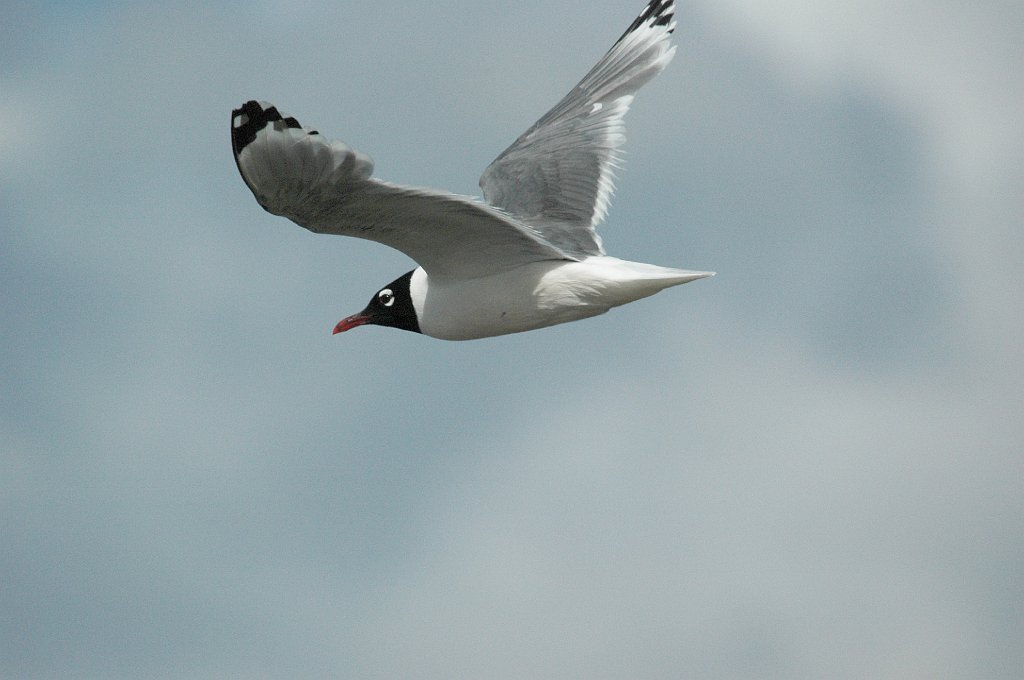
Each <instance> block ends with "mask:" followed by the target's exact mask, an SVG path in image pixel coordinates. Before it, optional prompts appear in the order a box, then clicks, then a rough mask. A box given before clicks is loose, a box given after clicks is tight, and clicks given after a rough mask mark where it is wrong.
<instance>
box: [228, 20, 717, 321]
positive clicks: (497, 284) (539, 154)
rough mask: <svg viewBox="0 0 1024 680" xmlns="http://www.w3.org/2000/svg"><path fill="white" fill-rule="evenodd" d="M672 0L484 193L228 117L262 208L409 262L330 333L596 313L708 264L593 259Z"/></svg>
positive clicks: (246, 113) (240, 116)
mask: <svg viewBox="0 0 1024 680" xmlns="http://www.w3.org/2000/svg"><path fill="white" fill-rule="evenodd" d="M672 9H673V0H651V1H650V2H649V3H648V5H647V7H646V8H645V9H644V11H643V12H642V13H641V14H640V16H639V17H637V18H636V20H635V21H634V22H633V23H632V25H630V27H629V28H628V29H627V30H626V32H625V33H624V34H623V35H622V37H620V38H619V40H618V41H617V42H616V43H615V45H613V46H612V48H611V49H610V50H609V51H608V52H607V53H606V54H605V56H604V57H603V58H602V59H601V60H600V61H599V62H598V63H597V65H596V66H595V67H594V68H593V69H591V71H590V73H588V74H587V75H586V76H585V77H584V78H583V80H582V81H581V82H580V83H579V84H578V85H577V86H576V87H575V88H574V89H573V90H572V91H571V92H570V93H569V94H568V95H567V96H566V97H565V98H563V99H562V101H561V102H559V103H558V104H556V105H555V107H554V108H552V109H551V111H549V112H548V113H547V114H546V115H545V116H544V117H542V118H541V119H540V120H539V121H538V122H537V123H536V124H535V125H534V126H533V127H531V128H530V129H529V130H527V131H526V132H525V133H524V134H523V135H521V136H520V137H519V139H517V140H516V141H515V142H514V143H513V144H512V145H511V146H510V147H509V148H508V149H506V150H505V151H504V152H503V153H502V154H501V155H499V156H498V158H497V159H496V160H495V161H494V162H493V163H491V165H490V166H488V168H487V169H486V170H485V171H484V174H483V176H482V177H481V178H480V186H481V188H482V189H483V193H484V200H483V201H481V200H479V199H475V198H470V197H465V196H457V195H454V194H450V193H446V192H441V191H435V190H432V189H421V188H415V187H404V186H399V185H395V184H390V183H387V182H383V181H381V180H378V179H375V178H373V177H371V174H372V171H373V161H372V160H370V158H369V157H368V156H366V155H365V154H362V153H360V152H358V151H355V150H353V149H351V148H349V147H348V146H346V145H345V144H344V143H342V142H338V141H332V140H329V139H326V138H324V137H323V136H322V135H320V134H319V133H318V132H316V131H314V130H309V129H306V128H303V127H302V126H301V125H300V124H299V122H298V121H297V120H295V119H294V118H290V117H286V116H282V115H281V114H280V113H279V112H278V110H277V109H276V108H275V107H274V106H272V105H270V104H266V103H263V102H257V101H250V102H247V103H246V104H244V105H243V106H242V107H241V108H239V109H236V110H235V111H234V112H233V113H232V124H231V132H232V147H233V149H234V153H235V161H236V163H237V165H238V169H239V171H240V172H241V174H242V177H243V179H244V180H245V182H246V184H247V185H248V186H249V188H250V189H251V190H252V192H253V194H254V195H255V196H256V199H257V200H258V201H259V203H260V204H261V205H262V206H263V207H264V208H265V209H266V210H268V211H269V212H271V213H274V214H277V215H283V216H285V217H288V218H290V219H292V220H293V221H295V222H296V223H298V224H300V225H302V226H304V227H306V228H307V229H309V230H311V231H314V232H318V233H331V234H339V235H346V236H356V237H360V238H366V239H370V240H374V241H378V242H380V243H383V244H385V245H389V246H391V247H394V248H397V249H398V250H401V251H402V252H404V253H406V254H407V255H409V256H410V257H412V258H413V259H414V260H416V261H417V263H418V264H419V265H420V266H419V267H417V268H416V269H414V270H413V271H411V272H408V273H406V274H405V275H403V276H401V277H399V278H398V279H396V280H395V281H393V282H392V283H391V284H389V285H388V286H386V287H384V288H382V289H381V290H379V291H378V292H377V293H376V294H375V295H374V297H373V298H372V299H371V301H370V304H369V305H367V307H366V309H364V310H363V311H362V312H360V313H359V314H355V315H353V316H350V317H348V318H346V319H344V320H342V321H341V322H340V323H338V325H337V326H336V327H335V332H336V333H338V332H341V331H345V330H348V329H350V328H353V327H355V326H360V325H363V324H377V325H383V326H392V327H395V328H400V329H403V330H411V331H417V332H420V333H423V334H425V335H429V336H432V337H436V338H442V339H446V340H468V339H474V338H483V337H489V336H494V335H504V334H507V333H517V332H521V331H528V330H532V329H535V328H542V327H545V326H552V325H555V324H559V323H565V322H568V321H576V320H578V319H583V318H586V317H590V316H595V315H598V314H603V313H604V312H606V311H608V310H609V309H611V308H612V307H616V306H619V305H623V304H626V303H628V302H632V301H634V300H638V299H640V298H643V297H647V296H649V295H653V294H654V293H657V292H658V291H660V290H662V289H664V288H667V287H669V286H675V285H679V284H682V283H686V282H688V281H693V280H695V279H698V278H703V277H705V276H711V275H712V274H711V273H710V272H696V271H687V270H681V269H670V268H666V267H659V266H656V265H650V264H644V263H640V262H629V261H626V260H620V259H618V258H614V257H609V256H607V255H605V253H604V248H603V247H602V245H601V240H600V238H599V237H598V236H597V233H596V231H595V227H596V226H597V224H599V223H600V222H601V221H602V220H603V219H604V216H605V213H606V212H607V209H608V205H609V202H610V198H611V193H612V190H613V171H614V169H615V168H616V167H617V163H618V160H619V149H620V147H621V145H622V142H623V141H624V138H625V137H624V125H623V117H624V116H625V113H626V111H627V110H628V108H629V105H630V104H631V103H632V101H633V94H634V93H635V92H636V90H637V89H639V87H640V86H641V85H643V84H644V83H646V82H647V81H648V80H650V79H651V78H653V77H654V76H655V75H657V74H658V73H659V72H660V71H661V70H662V69H664V67H665V66H666V65H667V64H668V62H669V61H670V60H671V58H672V55H673V53H674V51H675V48H673V47H671V45H670V35H671V33H672V29H673V28H674V26H675V24H674V22H673V21H672Z"/></svg>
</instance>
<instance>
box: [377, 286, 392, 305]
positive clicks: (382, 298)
mask: <svg viewBox="0 0 1024 680" xmlns="http://www.w3.org/2000/svg"><path fill="white" fill-rule="evenodd" d="M377 301H378V302H380V303H381V304H382V305H384V306H385V307H390V306H391V305H393V304H395V294H394V293H392V292H391V289H390V288H385V289H384V290H382V291H381V292H379V293H377Z"/></svg>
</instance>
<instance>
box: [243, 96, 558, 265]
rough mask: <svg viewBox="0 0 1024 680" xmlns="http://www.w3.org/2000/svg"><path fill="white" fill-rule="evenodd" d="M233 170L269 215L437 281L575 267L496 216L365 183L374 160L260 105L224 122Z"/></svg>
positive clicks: (483, 208) (427, 193)
mask: <svg viewBox="0 0 1024 680" xmlns="http://www.w3.org/2000/svg"><path fill="white" fill-rule="evenodd" d="M231 120H232V123H231V137H232V147H233V149H234V154H235V162H236V163H237V165H238V170H239V172H240V173H241V174H242V178H243V179H244V180H245V183H246V184H247V185H248V186H249V188H250V189H251V190H252V193H253V195H254V196H255V197H256V200H257V201H258V202H259V204H260V205H262V206H263V207H264V208H265V209H266V210H267V211H268V212H271V213H273V214H275V215H281V216H283V217H287V218H288V219H290V220H292V221H293V222H295V223H297V224H299V225H300V226H303V227H305V228H307V229H309V230H310V231H313V232H317V233H325V234H338V235H342V236H355V237H357V238H364V239H369V240H371V241H376V242H378V243H382V244H384V245H388V246H391V247H392V248H396V249H398V250H400V251H402V252H403V253H405V254H406V255H408V256H409V257H411V258H412V259H414V260H416V262H417V263H418V264H419V265H420V266H422V267H423V268H424V269H425V270H427V272H428V273H429V274H430V275H431V276H436V277H438V278H446V277H450V278H462V279H469V278H476V277H479V276H486V275H488V274H493V273H495V272H498V271H502V270H505V269H511V268H513V267H516V266H519V265H522V264H526V263H528V262H535V261H538V260H551V259H575V258H574V257H572V256H571V255H568V254H566V253H565V252H564V251H562V250H561V249H559V248H558V247H556V246H554V245H552V244H551V243H549V242H548V241H547V240H546V239H545V238H544V236H543V235H542V234H540V233H539V232H538V231H537V230H535V229H534V228H532V227H530V226H527V225H525V224H522V223H521V222H520V221H519V220H517V219H515V218H514V217H512V216H510V215H508V214H507V213H505V212H504V211H502V210H500V209H499V208H496V207H493V206H490V205H487V204H484V203H482V202H480V201H479V200H476V199H473V198H470V197H466V196H457V195H454V194H450V193H445V192H441V191H435V190H432V189H421V188H416V187H406V186H399V185H396V184H390V183H388V182H383V181H380V180H378V179H374V178H372V177H371V174H372V173H373V161H372V160H371V159H370V157H369V156H367V155H366V154H364V153H360V152H359V151H356V150H354V149H352V148H350V147H348V146H347V145H345V144H344V143H343V142H340V141H336V140H330V139H327V138H325V137H324V136H322V135H320V134H319V133H318V132H317V131H315V130H310V129H306V128H303V127H302V126H301V125H300V124H299V122H298V121H297V120H295V119H294V118H291V117H286V116H282V115H281V114H280V113H279V112H278V111H277V109H276V108H275V107H274V106H272V105H271V104H268V103H266V102H256V101H250V102H247V103H246V104H244V105H243V106H242V107H241V108H239V109H236V110H235V111H234V112H233V113H232V117H231Z"/></svg>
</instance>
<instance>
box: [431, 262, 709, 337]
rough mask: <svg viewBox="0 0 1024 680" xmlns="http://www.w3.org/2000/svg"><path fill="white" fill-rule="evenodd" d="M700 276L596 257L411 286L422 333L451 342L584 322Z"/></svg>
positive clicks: (536, 263) (531, 265) (535, 264)
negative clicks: (486, 275)
mask: <svg viewBox="0 0 1024 680" xmlns="http://www.w3.org/2000/svg"><path fill="white" fill-rule="evenodd" d="M690 274H693V272H682V271H681V270H676V269H666V268H663V267H657V266H654V265H647V264H641V263H637V262H629V261H625V260H619V259H617V258H613V257H606V256H598V257H590V258H587V259H585V260H583V261H581V262H568V261H564V260H548V261H543V262H535V263H532V264H528V265H525V266H523V267H518V268H516V269H512V270H510V271H507V272H502V273H500V274H496V275H494V276H489V277H484V278H478V279H472V280H468V281H439V280H435V279H430V278H429V277H428V276H427V274H426V273H425V272H424V271H423V270H422V269H417V270H416V272H415V273H414V274H413V277H412V281H411V294H412V298H413V304H414V306H415V307H416V312H417V315H418V317H419V324H420V331H421V332H423V333H424V334H426V335H429V336H432V337H435V338H441V339H444V340H471V339H475V338H485V337H490V336H493V335H504V334H507V333H519V332H521V331H528V330H533V329H535V328H543V327H545V326H553V325H555V324H560V323H566V322H568V321H576V320H578V319H584V318H587V317H590V316H596V315H598V314H603V313H605V312H607V311H608V310H609V309H611V308H612V307H616V306H618V305H622V304H625V303H627V302H632V301H633V300H638V299H640V298H642V297H647V296H648V295H653V294H654V293H656V292H658V291H659V290H661V289H663V288H666V287H667V286H672V285H677V284H679V283H685V282H686V281H688V280H692V279H693V278H695V277H693V276H688V275H690Z"/></svg>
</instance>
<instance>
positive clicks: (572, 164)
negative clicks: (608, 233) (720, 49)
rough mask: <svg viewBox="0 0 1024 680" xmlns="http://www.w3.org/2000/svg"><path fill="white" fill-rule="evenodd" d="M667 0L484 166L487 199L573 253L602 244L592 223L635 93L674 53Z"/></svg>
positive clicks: (592, 251)
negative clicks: (541, 116)
mask: <svg viewBox="0 0 1024 680" xmlns="http://www.w3.org/2000/svg"><path fill="white" fill-rule="evenodd" d="M673 9H674V8H673V0H651V1H650V3H649V4H648V5H647V7H646V8H645V9H644V11H643V12H642V13H641V14H640V16H638V17H637V18H636V19H635V20H634V21H633V23H632V24H631V25H630V27H629V28H628V29H626V32H625V33H623V34H622V37H620V38H619V39H618V41H617V42H616V43H615V45H613V46H612V48H611V49H610V50H608V52H607V54H605V55H604V57H602V58H601V60H600V61H599V62H598V63H597V65H595V66H594V68H592V69H591V70H590V73H588V74H587V75H586V76H585V77H584V78H583V80H581V81H580V83H579V84H578V85H577V86H576V87H575V88H573V90H572V91H571V92H570V93H569V94H568V95H566V96H565V98H564V99H562V101H560V102H558V104H556V105H555V107H554V108H553V109H551V110H550V111H548V113H547V114H545V115H544V117H543V118H541V119H540V120H539V121H537V122H536V123H535V124H534V126H533V127H531V128H530V129H529V130H527V131H526V132H525V133H523V135H522V136H521V137H519V139H517V140H516V141H515V143H514V144H512V146H510V147H509V148H508V149H506V150H505V151H504V152H503V153H502V154H501V155H500V156H498V158H497V159H496V160H495V161H494V162H493V163H491V164H490V166H488V167H487V169H486V170H484V174H483V176H482V177H481V178H480V188H481V189H483V192H484V198H485V199H486V200H487V202H488V203H490V204H491V205H493V206H495V207H498V208H501V209H502V210H504V211H506V212H508V213H511V214H512V215H515V216H516V217H518V218H520V219H521V220H522V221H524V222H526V223H527V224H530V225H532V226H534V227H536V228H538V229H540V231H541V233H543V235H544V236H545V238H547V240H548V241H549V242H550V243H552V244H553V245H555V246H557V247H559V248H561V249H563V250H565V251H566V252H568V253H570V254H572V255H575V256H578V257H579V256H584V255H598V254H602V253H603V252H604V250H603V249H602V247H601V239H600V237H598V235H597V233H596V231H595V228H596V227H597V225H598V224H600V223H601V221H602V220H603V219H604V217H605V214H606V213H607V211H608V205H609V202H610V201H611V195H612V191H613V190H614V170H615V168H616V167H617V165H618V162H619V160H620V156H619V150H620V148H621V146H622V144H623V142H624V141H625V139H626V135H625V130H626V128H625V125H624V123H623V118H624V116H625V115H626V111H627V110H629V105H630V104H631V103H632V101H633V95H634V93H635V92H636V91H637V90H638V89H639V88H640V87H641V86H642V85H643V84H644V83H646V82H647V81H648V80H650V79H651V78H653V77H654V76H656V75H657V74H658V73H660V72H661V71H662V70H663V69H664V68H665V66H667V65H668V62H669V61H671V59H672V56H673V54H675V47H673V46H671V44H670V40H671V33H672V30H673V29H674V28H675V21H673V19H672V13H673Z"/></svg>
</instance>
